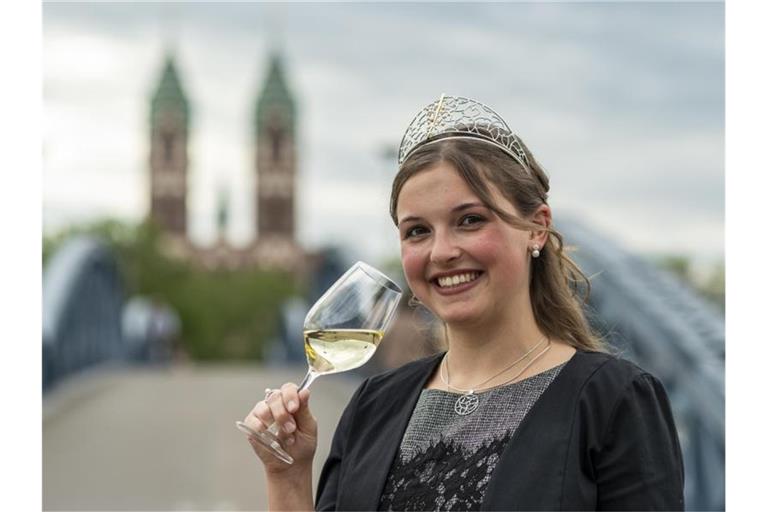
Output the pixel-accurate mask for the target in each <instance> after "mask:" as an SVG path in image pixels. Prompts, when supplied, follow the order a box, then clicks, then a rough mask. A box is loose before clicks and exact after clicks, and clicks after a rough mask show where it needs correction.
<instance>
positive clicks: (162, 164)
mask: <svg viewBox="0 0 768 512" xmlns="http://www.w3.org/2000/svg"><path fill="white" fill-rule="evenodd" d="M188 133H189V104H188V102H187V98H186V96H185V95H184V91H183V90H182V88H181V83H180V82H179V77H178V74H177V72H176V66H175V65H174V61H173V57H172V56H171V55H170V54H168V55H167V56H166V60H165V65H164V68H163V72H162V76H161V78H160V83H159V84H158V86H157V89H156V90H155V93H154V95H153V96H152V102H151V109H150V137H151V139H150V150H149V167H150V217H151V219H152V220H153V221H154V222H155V223H157V224H158V225H159V226H160V229H161V230H162V231H163V232H165V233H168V234H170V235H172V236H174V237H175V238H179V239H186V236H187V165H188V160H187V158H188V157H187V138H188Z"/></svg>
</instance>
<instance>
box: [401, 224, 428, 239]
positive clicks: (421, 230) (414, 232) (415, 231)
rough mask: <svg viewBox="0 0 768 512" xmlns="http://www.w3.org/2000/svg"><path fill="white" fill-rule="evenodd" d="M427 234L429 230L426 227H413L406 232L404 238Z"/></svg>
mask: <svg viewBox="0 0 768 512" xmlns="http://www.w3.org/2000/svg"><path fill="white" fill-rule="evenodd" d="M426 233H427V229H426V228H425V227H424V226H413V227H410V228H408V229H406V230H405V234H404V236H403V238H411V237H414V236H420V235H423V234H426Z"/></svg>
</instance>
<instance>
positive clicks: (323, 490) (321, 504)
mask: <svg viewBox="0 0 768 512" xmlns="http://www.w3.org/2000/svg"><path fill="white" fill-rule="evenodd" d="M367 383H368V380H367V379H366V380H365V381H364V382H363V383H362V384H361V385H360V387H358V388H357V391H355V393H354V394H353V395H352V398H351V399H350V400H349V403H348V404H347V407H346V408H345V409H344V412H343V413H342V414H341V418H340V419H339V424H338V425H337V426H336V432H334V434H333V441H332V442H331V450H330V452H329V453H328V458H327V459H325V464H323V470H322V472H321V473H320V479H319V481H318V484H317V497H316V499H315V510H336V509H337V497H338V491H339V483H340V481H341V473H342V466H343V464H342V462H343V460H344V453H345V451H346V448H347V439H348V437H349V431H350V427H351V424H352V419H353V417H354V415H355V409H356V408H357V401H358V399H359V397H360V395H361V394H362V392H363V389H364V388H365V386H366V384H367Z"/></svg>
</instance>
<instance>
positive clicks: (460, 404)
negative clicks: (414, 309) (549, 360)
mask: <svg viewBox="0 0 768 512" xmlns="http://www.w3.org/2000/svg"><path fill="white" fill-rule="evenodd" d="M545 340H548V338H546V336H545V337H544V338H542V340H541V341H540V342H539V343H537V344H536V345H535V346H534V347H533V348H532V349H531V350H529V351H528V352H526V353H525V355H524V356H523V357H521V358H520V359H518V360H517V361H515V362H514V363H512V364H511V365H509V366H507V367H506V368H504V369H503V370H502V371H500V372H499V373H497V374H496V375H494V376H492V377H491V378H489V379H485V380H484V381H483V382H481V383H479V384H478V385H477V386H475V387H474V388H473V389H460V388H457V387H454V386H451V376H450V372H449V370H448V354H446V358H445V371H446V374H447V379H446V377H445V376H443V365H440V380H442V381H443V384H445V385H446V386H447V387H449V388H451V389H453V390H454V391H458V392H459V393H463V394H462V395H461V396H460V397H459V398H458V399H456V403H455V404H454V406H453V410H454V411H455V412H456V414H458V415H460V416H466V415H468V414H472V413H473V412H475V410H476V409H477V407H478V405H480V400H479V399H478V398H477V395H476V394H475V391H484V388H480V386H482V385H483V384H485V383H486V382H490V381H491V380H493V379H495V378H496V377H498V376H499V375H501V374H502V373H504V372H506V371H509V370H510V369H511V368H512V367H514V366H515V365H516V364H517V363H519V362H520V361H522V360H523V359H525V358H526V357H528V356H529V355H530V354H531V353H532V352H533V351H534V350H536V349H537V348H538V347H539V346H541V344H542V343H543V342H544V341H545ZM551 347H552V342H551V341H550V342H549V343H547V346H546V347H545V348H544V350H542V351H541V352H540V353H539V354H537V355H536V357H534V358H533V359H531V360H530V361H529V362H528V364H526V365H525V366H524V367H523V369H522V370H520V371H519V372H517V373H516V374H515V376H514V377H512V378H511V379H509V380H507V381H505V382H502V383H501V384H497V385H496V386H490V387H498V386H503V385H505V384H509V383H510V382H513V381H514V380H515V379H517V378H518V377H520V376H521V375H522V374H523V373H525V371H526V370H527V369H528V368H530V367H531V365H532V364H533V363H535V362H536V361H537V360H538V359H539V358H540V357H541V356H543V355H544V354H546V353H547V351H548V350H549V349H550V348H551ZM490 387H489V388H488V389H490Z"/></svg>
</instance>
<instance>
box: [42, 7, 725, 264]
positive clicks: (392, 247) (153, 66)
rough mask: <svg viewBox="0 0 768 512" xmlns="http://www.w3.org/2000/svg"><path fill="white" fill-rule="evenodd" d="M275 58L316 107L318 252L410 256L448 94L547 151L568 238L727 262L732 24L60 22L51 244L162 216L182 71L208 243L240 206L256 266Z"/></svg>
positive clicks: (307, 110) (47, 35)
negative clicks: (401, 215)
mask: <svg viewBox="0 0 768 512" xmlns="http://www.w3.org/2000/svg"><path fill="white" fill-rule="evenodd" d="M272 49H277V50H279V51H280V53H281V55H282V56H283V59H284V62H285V69H286V74H287V79H288V83H289V86H290V88H291V90H292V91H293V93H294V95H295V97H296V101H297V104H298V110H299V118H298V130H299V131H298V137H299V148H300V153H299V169H298V172H299V175H300V179H299V183H298V190H297V209H298V210H297V215H298V217H297V230H298V236H299V239H300V241H301V242H302V244H303V245H304V246H305V247H307V248H308V249H315V248H319V247H322V246H326V245H331V244H333V245H341V246H343V247H345V248H346V249H347V252H348V254H349V255H350V256H351V257H353V258H362V259H367V260H369V261H371V262H373V263H376V262H377V261H381V260H382V259H385V258H389V257H394V256H397V254H398V250H399V249H398V239H397V233H396V231H395V228H394V226H393V225H392V222H391V220H390V219H389V215H388V201H389V189H390V184H391V180H392V178H393V176H394V174H395V172H396V167H397V165H396V162H395V160H394V158H393V157H391V156H389V155H388V153H389V151H387V150H388V149H394V148H395V147H396V146H397V144H398V143H399V141H400V138H401V137H402V133H403V132H404V130H405V128H406V126H407V125H408V123H409V122H410V120H411V119H412V118H413V116H415V115H416V113H417V112H418V111H419V110H420V109H421V108H422V107H423V106H424V105H426V104H428V103H430V102H431V101H434V100H435V99H436V98H437V97H438V96H439V95H440V93H443V92H445V93H447V94H450V95H457V96H466V97H470V98H474V99H477V100H479V101H482V102H483V103H486V104H488V105H489V106H491V107H492V108H493V109H494V110H496V111H497V112H499V113H500V114H501V115H502V117H504V118H505V119H506V121H507V123H508V124H509V125H510V126H511V127H512V129H513V130H514V131H515V132H516V133H518V134H519V135H520V136H521V137H522V138H523V140H525V142H526V144H527V145H528V147H529V148H530V149H531V150H532V152H533V153H534V155H535V156H536V158H537V159H538V160H539V161H540V162H541V163H542V164H543V165H544V167H545V168H546V169H547V171H548V173H549V176H550V184H551V191H550V205H551V206H552V208H553V212H554V222H555V226H557V220H558V217H560V218H565V217H568V218H574V219H577V220H580V221H581V222H584V223H586V224H588V225H589V226H591V227H592V228H593V229H596V230H598V231H600V232H602V233H604V234H607V235H609V236H610V237H612V238H613V239H614V240H616V241H617V242H618V243H619V244H620V245H622V246H624V247H626V248H628V249H630V250H633V251H636V252H638V253H640V254H644V255H659V254H681V255H687V256H690V257H692V258H693V259H694V260H699V261H702V260H703V261H713V260H717V259H719V258H722V257H723V252H724V183H725V180H724V114H725V110H724V107H725V105H724V103H725V96H724V94H725V74H724V73H725V49H724V6H723V4H722V3H674V4H673V3H579V4H575V3H536V4H528V3H492V4H473V5H469V4H458V3H450V4H436V3H420V4H364V3H355V4H284V5H275V4H263V3H262V4H242V3H236V4H235V3H233V4H218V3H217V4H207V3H197V4H180V3H176V4H156V3H155V4H152V3H143V4H87V3H85V4H84V3H81V4H63V3H46V4H44V5H43V114H44V128H43V224H44V230H45V231H46V232H54V231H56V230H58V229H61V228H62V227H63V226H66V225H70V224H76V223H82V222H88V221H91V220H94V219H99V218H103V217H112V218H119V219H124V220H126V221H131V222H133V221H138V220H140V219H142V218H143V217H144V216H145V215H146V214H147V211H148V197H147V195H148V164H147V161H148V150H149V147H148V115H149V103H148V101H149V97H150V96H151V94H152V92H153V89H154V87H156V85H157V82H158V80H159V76H160V71H161V66H162V64H163V59H164V56H165V54H166V52H168V51H171V52H172V53H173V55H174V56H175V59H176V64H177V69H178V71H179V74H180V76H181V81H182V86H183V87H184V88H185V91H186V93H187V96H188V98H189V100H190V103H191V109H192V126H191V140H190V159H191V162H190V167H189V169H188V172H189V176H188V180H189V191H188V198H189V199H188V209H189V211H188V219H189V224H190V236H191V237H192V238H193V240H195V241H196V242H197V243H199V244H200V245H206V244H210V243H213V241H214V240H215V237H216V221H215V219H216V207H217V200H218V197H219V195H220V194H221V193H222V192H225V193H226V194H227V195H228V197H229V199H230V203H231V204H230V206H231V212H230V216H229V218H230V226H229V230H228V235H229V237H230V240H231V242H232V243H233V244H234V245H244V244H246V243H247V242H248V241H249V240H250V239H251V237H252V233H253V231H254V224H253V216H254V214H253V207H254V205H253V204H252V194H251V193H250V191H251V190H252V186H253V181H254V163H253V136H252V131H251V118H252V116H253V108H254V103H255V99H256V96H257V93H258V91H259V89H260V87H261V83H262V81H263V80H264V78H265V73H266V67H267V63H268V57H269V52H270V51H271V50H272ZM564 235H565V238H566V241H567V239H568V234H567V232H566V233H564Z"/></svg>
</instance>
